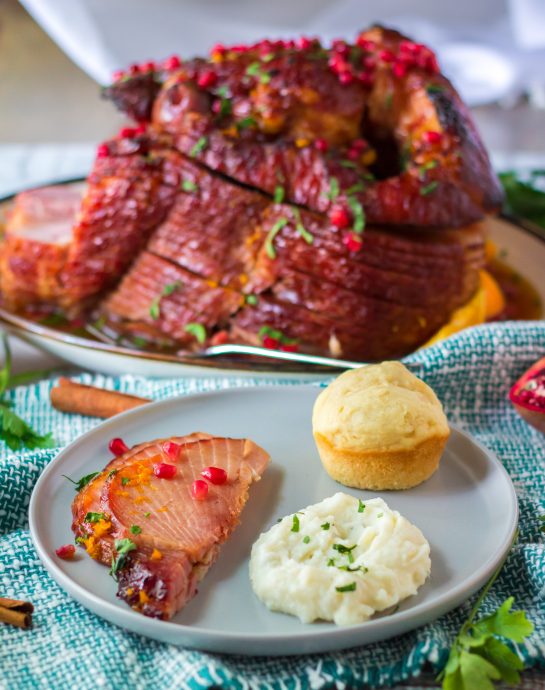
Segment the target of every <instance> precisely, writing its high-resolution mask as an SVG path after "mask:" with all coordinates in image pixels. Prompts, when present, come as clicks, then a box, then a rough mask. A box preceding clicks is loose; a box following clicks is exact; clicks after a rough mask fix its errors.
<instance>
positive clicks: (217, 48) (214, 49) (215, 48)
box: [210, 43, 227, 55]
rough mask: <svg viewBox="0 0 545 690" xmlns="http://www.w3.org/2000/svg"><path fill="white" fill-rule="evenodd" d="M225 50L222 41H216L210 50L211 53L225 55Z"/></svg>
mask: <svg viewBox="0 0 545 690" xmlns="http://www.w3.org/2000/svg"><path fill="white" fill-rule="evenodd" d="M226 52H227V48H226V47H225V46H224V45H223V43H216V45H214V46H212V50H211V51H210V54H211V55H225V53H226Z"/></svg>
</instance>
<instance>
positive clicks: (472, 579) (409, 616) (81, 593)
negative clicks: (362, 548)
mask: <svg viewBox="0 0 545 690" xmlns="http://www.w3.org/2000/svg"><path fill="white" fill-rule="evenodd" d="M293 389H294V390H305V391H313V392H317V391H318V390H319V389H320V387H319V386H317V385H313V384H301V385H297V386H294V387H293ZM256 392H258V393H261V394H265V395H270V394H271V393H272V394H273V395H278V394H284V395H285V393H286V391H285V390H284V389H283V387H276V386H258V385H252V386H247V387H244V388H237V387H235V388H224V389H220V390H215V391H205V392H199V393H190V394H187V395H178V396H175V397H172V398H167V399H165V400H158V401H155V402H152V403H150V404H149V405H146V406H143V407H140V408H135V409H132V410H128V411H126V412H123V413H122V414H120V415H116V416H115V417H112V418H110V419H107V420H105V421H103V422H101V423H99V424H98V425H97V426H95V427H93V428H92V429H90V430H89V431H87V432H85V433H84V434H82V435H81V436H79V437H78V438H76V439H75V440H74V441H72V442H71V443H70V444H68V445H67V446H66V447H65V448H63V449H62V450H61V451H60V452H59V453H58V454H57V455H56V456H55V457H54V458H53V459H52V460H51V461H50V462H49V463H48V464H47V465H46V467H45V468H44V470H43V471H42V473H41V474H40V476H39V477H38V480H37V481H36V484H35V485H34V488H33V490H32V494H31V497H30V502H29V508H28V517H29V529H30V535H31V539H32V543H33V545H34V548H35V550H36V552H37V554H38V556H39V558H40V561H41V562H42V565H43V566H44V568H45V569H46V571H47V572H48V574H49V576H51V577H52V578H53V579H54V580H55V581H56V582H57V584H58V585H59V586H60V587H61V588H62V589H63V590H64V591H65V592H67V593H68V594H69V596H71V597H72V598H74V599H75V600H76V601H78V602H79V603H80V604H81V605H82V606H84V607H85V608H86V609H87V610H90V611H91V612H92V613H93V614H94V615H97V616H98V617H99V618H101V619H102V620H106V621H108V622H109V623H111V624H113V625H116V626H118V627H123V628H126V629H127V630H129V631H131V632H134V633H137V634H141V635H143V636H145V637H147V638H151V639H155V640H157V639H161V636H160V633H161V632H165V633H166V632H167V631H168V630H170V631H171V632H172V633H173V635H174V634H175V632H177V633H178V637H179V638H181V637H182V636H184V635H187V634H188V633H190V634H191V635H192V636H193V638H196V642H195V643H193V642H190V643H188V642H187V641H182V640H179V641H172V639H170V638H169V641H170V643H171V644H175V645H176V644H177V645H180V646H185V647H188V648H195V649H202V650H206V649H208V650H210V651H213V646H214V645H216V643H217V642H221V641H225V642H227V643H228V647H233V645H234V646H237V645H243V644H244V643H253V644H254V646H255V645H256V644H257V647H258V649H256V650H249V651H240V649H239V650H238V651H231V650H228V651H222V653H226V654H230V653H234V654H242V655H247V656H258V655H263V654H265V655H267V656H275V655H277V654H275V653H274V651H267V652H264V651H263V646H264V645H265V644H270V645H274V644H275V643H277V642H282V643H289V642H299V643H302V642H303V641H307V640H308V639H309V638H311V640H312V641H315V640H318V641H320V640H322V639H325V640H326V641H327V640H328V638H330V637H332V638H333V639H334V640H335V639H340V640H341V641H342V639H343V638H351V637H354V636H357V634H358V632H360V631H363V630H364V629H366V630H371V631H373V630H376V629H379V631H380V628H382V627H384V626H386V630H385V631H384V632H385V633H386V634H381V633H380V632H379V636H378V637H377V638H376V640H377V641H378V640H385V639H388V637H393V636H396V635H399V634H402V633H404V632H407V631H409V630H413V629H416V628H419V627H421V626H422V625H424V624H425V623H418V622H416V623H415V622H414V619H418V617H419V616H422V615H424V616H425V615H426V614H428V613H429V614H431V616H432V617H431V618H429V619H428V620H436V619H437V618H438V617H439V616H441V615H443V614H444V613H446V612H448V611H451V610H454V609H455V608H457V607H458V606H459V605H460V604H461V603H462V602H463V601H465V600H467V599H469V598H470V597H471V596H472V595H473V594H474V593H475V592H476V591H477V590H478V589H480V588H481V587H482V586H483V585H484V584H485V582H486V581H487V580H488V579H489V578H490V576H491V575H492V574H493V573H494V572H495V570H496V569H497V568H498V567H499V566H500V564H503V562H504V561H505V559H506V558H507V556H508V554H509V552H510V550H511V546H512V544H513V539H514V536H515V534H516V530H517V525H518V520H519V506H518V499H517V495H516V491H515V487H514V485H513V482H512V480H511V477H510V476H509V473H508V472H507V470H506V469H505V467H504V465H503V463H502V462H501V460H500V459H499V458H498V457H497V455H496V454H495V453H494V452H493V451H491V450H490V449H488V448H487V447H486V446H484V445H483V444H482V443H481V442H480V441H478V440H477V439H476V438H475V437H474V436H473V435H471V434H470V433H468V432H466V431H464V430H463V429H462V428H461V427H460V426H459V425H457V424H454V423H450V422H449V426H450V428H451V430H453V431H454V432H455V433H457V434H459V435H460V436H462V437H463V438H464V439H465V440H466V441H468V442H470V443H471V444H473V445H474V446H476V447H477V448H478V449H479V450H480V451H481V452H482V453H483V454H484V456H485V457H486V460H487V462H488V463H490V464H491V465H492V467H494V468H495V470H496V471H499V473H500V475H501V476H502V477H503V480H504V482H505V483H506V486H507V490H508V493H509V496H510V503H509V506H510V515H509V516H508V517H509V520H508V522H506V535H505V536H504V538H503V541H502V543H501V546H500V548H499V549H498V551H497V552H496V553H495V554H494V555H492V556H491V557H489V558H488V559H487V561H486V562H485V563H483V564H482V565H481V566H480V567H479V568H478V569H477V570H476V571H474V572H473V573H472V574H471V575H470V576H469V577H468V578H466V580H465V581H464V582H461V583H459V584H458V585H456V586H455V587H454V588H452V589H450V590H448V591H447V592H445V593H444V594H442V595H441V596H439V598H437V599H436V600H434V601H432V602H428V603H426V602H421V603H420V604H417V605H416V606H414V607H411V608H409V609H407V610H405V611H399V612H397V613H396V614H395V616H396V622H397V623H398V624H400V625H398V626H397V627H398V629H394V630H391V628H392V627H394V628H395V627H396V626H395V625H391V624H390V625H389V624H388V623H385V621H388V620H390V621H391V620H392V618H391V617H387V618H375V619H371V620H369V621H366V622H364V623H359V624H355V625H351V626H346V627H344V626H339V627H337V628H334V629H328V630H319V629H318V628H315V629H314V630H313V629H312V626H310V625H309V629H308V630H306V631H305V632H304V633H299V632H298V633H290V634H283V633H260V632H257V633H226V632H218V631H217V630H214V629H211V628H202V627H201V628H199V629H198V630H195V628H194V627H193V626H190V625H185V624H180V623H174V622H172V621H160V620H155V619H152V618H146V617H144V616H142V614H139V613H137V612H135V611H133V610H132V609H130V608H128V607H127V608H126V609H124V608H121V607H119V606H117V605H115V604H113V603H111V602H109V601H105V600H104V599H102V598H101V597H100V596H99V595H97V594H94V593H93V592H90V591H89V590H87V589H86V588H85V587H83V586H82V585H80V584H79V583H78V582H76V581H74V580H73V578H71V577H70V576H68V575H66V574H65V573H64V572H63V571H62V569H61V568H60V567H59V565H58V564H57V563H56V561H55V559H54V558H53V557H52V555H51V554H49V553H48V551H47V549H46V548H45V546H44V545H43V544H42V543H41V539H40V527H39V522H38V519H37V512H38V508H39V500H40V493H41V491H42V490H43V488H44V487H45V486H46V485H47V481H48V479H49V478H50V476H51V475H53V474H54V473H55V471H56V467H57V465H59V464H62V461H63V459H64V458H65V457H66V456H69V455H70V454H71V453H72V452H73V451H74V450H75V449H77V446H78V445H79V444H80V443H83V442H85V441H87V440H88V439H89V438H91V437H93V436H101V435H103V434H104V433H105V432H106V433H107V431H108V429H109V428H111V427H114V428H115V426H116V425H117V424H118V423H119V420H122V419H123V420H124V419H128V418H132V417H135V418H137V417H139V416H141V415H146V414H147V413H148V412H149V410H150V409H153V410H154V412H155V411H156V410H161V408H164V407H170V406H175V405H177V404H180V402H185V403H186V404H191V401H192V400H195V399H199V400H200V399H206V398H210V397H224V396H225V397H229V396H230V395H241V394H242V395H248V394H255V393H256ZM291 392H292V390H291V389H290V393H291ZM309 423H310V422H309ZM348 488H349V487H348ZM44 529H45V527H44ZM87 601H90V602H91V604H93V605H94V608H93V606H90V605H89V604H88V603H87ZM97 610H100V613H97ZM112 617H114V618H115V619H116V620H115V621H114V620H112ZM132 622H134V625H131V623H132ZM138 622H140V623H141V624H142V625H138ZM413 623H414V624H413ZM404 625H405V627H404ZM142 627H145V628H148V627H150V628H151V630H152V631H157V633H158V635H157V636H155V635H151V634H149V633H147V632H140V630H136V628H139V629H141V628H142ZM162 638H163V639H165V638H164V635H163V636H162ZM371 642H372V641H363V642H359V643H356V644H355V645H354V642H350V641H349V639H347V644H344V643H343V644H341V645H340V646H339V645H335V644H334V643H333V644H332V645H331V649H332V650H333V649H344V648H348V647H353V646H361V645H366V644H370V643H371ZM203 643H204V646H203ZM209 643H210V644H209ZM210 645H212V646H210ZM326 646H327V645H326ZM216 647H217V645H216ZM216 651H218V650H217V649H216ZM288 653H289V652H288ZM297 653H301V652H297V651H294V652H292V654H297ZM278 654H280V655H286V654H287V653H286V652H279V653H278Z"/></svg>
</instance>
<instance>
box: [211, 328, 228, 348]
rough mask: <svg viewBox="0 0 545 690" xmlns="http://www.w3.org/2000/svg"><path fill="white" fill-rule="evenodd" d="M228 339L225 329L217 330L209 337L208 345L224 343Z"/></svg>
mask: <svg viewBox="0 0 545 690" xmlns="http://www.w3.org/2000/svg"><path fill="white" fill-rule="evenodd" d="M228 340H229V333H228V332H227V331H218V332H217V333H214V335H213V336H212V337H211V338H210V345H225V343H226V342H227V341H228Z"/></svg>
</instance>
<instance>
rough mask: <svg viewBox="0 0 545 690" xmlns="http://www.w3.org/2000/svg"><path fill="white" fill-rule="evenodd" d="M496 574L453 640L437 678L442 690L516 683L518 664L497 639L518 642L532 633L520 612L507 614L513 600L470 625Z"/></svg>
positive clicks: (481, 688) (485, 689)
mask: <svg viewBox="0 0 545 690" xmlns="http://www.w3.org/2000/svg"><path fill="white" fill-rule="evenodd" d="M502 565H503V564H502ZM500 570H501V566H500V567H499V568H498V570H496V572H495V573H494V575H493V576H492V577H491V579H490V580H489V581H488V583H487V584H486V586H485V588H484V589H483V591H482V592H481V594H480V595H479V597H478V599H477V601H476V602H475V605H474V606H473V608H472V609H471V613H470V614H469V618H468V619H467V621H466V622H465V623H464V625H463V626H462V628H461V629H460V632H459V633H458V635H457V636H456V639H455V640H454V643H453V645H452V647H451V650H450V654H449V657H448V660H447V663H446V665H445V667H444V669H443V670H442V671H441V673H440V674H439V676H438V677H437V680H442V681H443V685H442V687H443V690H493V689H494V683H493V681H496V680H500V679H501V680H504V681H506V682H507V683H509V684H511V685H514V684H516V683H518V682H519V680H520V674H519V671H521V670H522V669H523V667H524V665H523V663H522V661H521V660H520V659H519V657H518V656H517V655H516V654H515V653H514V652H513V651H512V650H511V649H510V648H509V647H508V646H507V645H506V644H505V642H503V641H502V640H500V639H498V638H500V637H501V638H504V639H506V640H510V641H511V642H515V643H517V642H522V641H523V640H524V639H525V638H526V637H528V636H529V635H530V634H531V633H532V631H533V629H534V626H533V624H532V622H531V621H529V620H528V619H527V618H526V614H525V613H524V611H511V607H512V606H513V601H514V598H513V597H509V598H508V599H506V600H505V601H504V602H503V604H502V605H501V606H500V607H499V608H498V609H497V610H496V611H495V612H494V613H492V614H491V615H489V616H485V617H484V618H481V619H480V620H479V621H477V622H476V623H475V622H474V620H475V616H476V615H477V612H478V610H479V608H480V606H481V604H482V602H483V600H484V598H485V597H486V595H487V594H488V592H489V590H490V588H491V587H492V585H493V584H494V582H495V580H496V578H497V576H498V575H499V573H500Z"/></svg>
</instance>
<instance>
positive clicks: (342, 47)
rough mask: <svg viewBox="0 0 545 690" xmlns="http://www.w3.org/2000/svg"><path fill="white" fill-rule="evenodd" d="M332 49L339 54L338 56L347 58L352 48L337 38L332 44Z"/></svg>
mask: <svg viewBox="0 0 545 690" xmlns="http://www.w3.org/2000/svg"><path fill="white" fill-rule="evenodd" d="M331 48H332V49H333V50H334V51H335V52H336V53H337V55H342V57H347V56H348V53H349V52H350V48H349V46H348V44H347V43H346V41H343V40H342V39H340V38H337V39H335V40H334V41H333V43H332V44H331Z"/></svg>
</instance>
